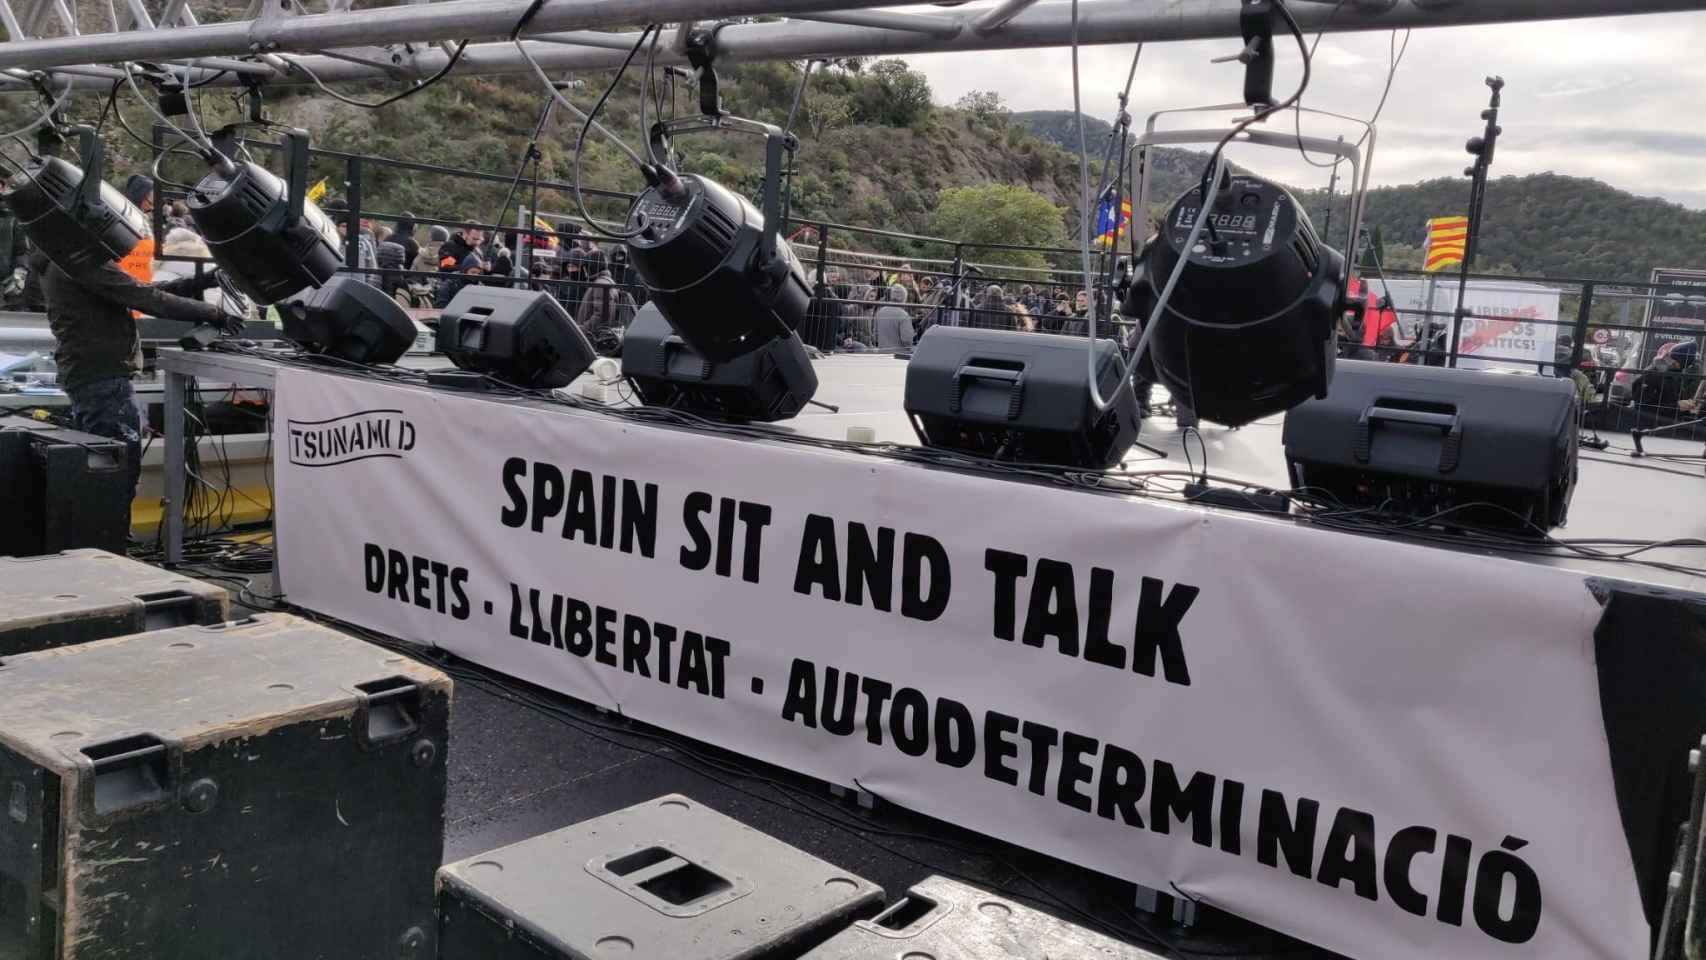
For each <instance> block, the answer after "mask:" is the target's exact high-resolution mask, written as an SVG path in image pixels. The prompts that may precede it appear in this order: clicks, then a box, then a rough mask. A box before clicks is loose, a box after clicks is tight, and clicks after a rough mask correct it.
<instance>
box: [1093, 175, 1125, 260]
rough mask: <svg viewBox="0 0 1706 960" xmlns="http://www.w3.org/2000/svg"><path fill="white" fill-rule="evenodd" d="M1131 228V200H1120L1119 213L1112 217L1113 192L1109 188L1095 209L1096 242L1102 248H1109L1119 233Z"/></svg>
mask: <svg viewBox="0 0 1706 960" xmlns="http://www.w3.org/2000/svg"><path fill="white" fill-rule="evenodd" d="M1130 228H1131V200H1130V199H1121V201H1120V212H1119V216H1118V217H1117V218H1116V217H1115V216H1114V191H1113V188H1111V187H1110V188H1109V189H1108V192H1107V193H1105V194H1103V195H1102V202H1101V203H1100V204H1098V205H1097V207H1096V242H1097V243H1099V244H1101V245H1102V246H1104V247H1106V246H1110V245H1112V244H1113V243H1114V242H1115V240H1117V239H1118V237H1119V235H1120V234H1121V233H1124V232H1125V231H1126V230H1128V229H1130Z"/></svg>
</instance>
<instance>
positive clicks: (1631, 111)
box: [908, 14, 1706, 209]
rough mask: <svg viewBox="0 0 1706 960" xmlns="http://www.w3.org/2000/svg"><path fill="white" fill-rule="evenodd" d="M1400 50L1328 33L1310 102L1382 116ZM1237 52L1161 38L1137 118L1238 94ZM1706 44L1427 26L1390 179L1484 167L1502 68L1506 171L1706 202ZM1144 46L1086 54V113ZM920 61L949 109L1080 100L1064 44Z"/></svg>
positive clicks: (1299, 174) (1393, 114) (1411, 62)
mask: <svg viewBox="0 0 1706 960" xmlns="http://www.w3.org/2000/svg"><path fill="white" fill-rule="evenodd" d="M1398 40H1399V41H1400V42H1401V40H1402V37H1401V36H1400V37H1399V38H1398ZM1393 43H1394V39H1393V38H1392V37H1391V36H1389V35H1388V34H1385V33H1350V34H1335V35H1331V36H1328V37H1326V38H1324V39H1323V40H1322V43H1321V47H1320V52H1319V54H1318V56H1317V59H1316V64H1315V65H1316V70H1315V76H1314V80H1313V82H1312V84H1311V87H1310V90H1309V93H1308V96H1307V98H1306V101H1305V103H1306V105H1308V106H1311V107H1315V108H1319V109H1322V110H1331V111H1335V112H1339V113H1344V114H1348V115H1351V116H1357V117H1366V116H1368V115H1369V114H1370V113H1371V112H1372V111H1373V110H1374V107H1375V105H1376V103H1378V101H1379V99H1380V94H1381V89H1382V87H1383V86H1384V85H1385V81H1386V74H1387V64H1388V62H1389V58H1390V54H1391V50H1392V44H1393ZM1236 46H1237V41H1236V40H1220V41H1202V42H1191V43H1168V44H1155V45H1151V46H1149V47H1147V48H1146V49H1145V50H1144V52H1143V58H1142V61H1141V65H1140V67H1139V69H1138V73H1137V80H1136V82H1135V84H1134V87H1133V90H1132V106H1131V111H1132V115H1133V116H1134V117H1135V118H1136V122H1137V124H1138V125H1139V126H1141V125H1142V123H1143V120H1144V118H1145V117H1147V115H1148V114H1149V113H1150V112H1152V111H1155V110H1160V109H1170V108H1174V107H1180V106H1187V105H1191V104H1208V103H1222V102H1226V101H1228V100H1232V99H1235V98H1236V97H1237V95H1238V93H1239V91H1240V89H1241V76H1240V73H1239V71H1238V69H1237V67H1236V66H1235V65H1211V64H1210V63H1209V60H1210V59H1212V58H1214V57H1217V56H1224V55H1226V54H1228V53H1231V52H1233V51H1234V50H1235V49H1236ZM1703 48H1706V14H1665V15H1656V16H1638V17H1612V18H1600V19H1595V20H1573V21H1558V22H1551V23H1540V24H1515V25H1501V26H1491V27H1450V28H1440V29H1431V30H1417V31H1415V32H1414V33H1413V34H1412V35H1411V38H1410V45H1409V49H1408V51H1407V53H1406V54H1405V57H1404V61H1403V64H1402V66H1401V67H1400V68H1399V70H1398V73H1397V75H1396V77H1395V78H1394V81H1393V84H1392V92H1391V95H1390V97H1389V99H1388V102H1387V104H1386V107H1385V110H1384V112H1383V113H1382V114H1381V117H1380V122H1379V135H1378V138H1377V147H1376V150H1375V157H1374V165H1373V179H1374V182H1375V184H1377V185H1385V184H1401V183H1410V182H1414V181H1416V180H1420V179H1429V178H1434V177H1460V176H1461V175H1462V171H1463V167H1464V166H1466V165H1467V164H1468V163H1469V160H1470V158H1469V156H1468V154H1467V153H1465V152H1464V150H1463V144H1464V141H1466V140H1467V139H1468V138H1469V137H1471V136H1475V135H1478V134H1479V133H1480V132H1481V127H1482V121H1481V119H1480V113H1481V111H1482V110H1483V109H1484V108H1485V107H1486V106H1487V97H1488V93H1489V91H1488V89H1487V87H1486V86H1485V84H1484V83H1483V82H1482V80H1483V78H1484V77H1485V76H1487V75H1489V74H1495V73H1496V74H1499V75H1501V76H1503V77H1504V78H1505V80H1506V84H1507V85H1506V87H1505V89H1504V93H1503V99H1504V103H1503V108H1502V111H1501V115H1500V124H1501V125H1502V126H1503V128H1504V134H1503V136H1502V137H1501V139H1500V141H1499V143H1500V145H1499V153H1498V157H1497V161H1496V165H1495V172H1496V174H1498V175H1501V176H1503V175H1520V174H1528V173H1538V172H1545V171H1552V172H1557V173H1562V174H1568V175H1572V176H1583V177H1593V178H1595V179H1599V180H1603V181H1606V182H1608V183H1611V184H1612V185H1614V186H1616V187H1619V188H1621V189H1624V190H1629V191H1631V192H1634V193H1637V194H1641V195H1646V196H1662V197H1665V198H1667V199H1670V200H1673V201H1676V202H1679V203H1683V204H1685V205H1687V206H1690V207H1693V208H1696V209H1706V164H1703V163H1701V162H1700V160H1701V159H1702V158H1703V157H1706V134H1698V133H1695V132H1693V131H1692V130H1691V129H1689V128H1687V127H1686V126H1684V125H1683V124H1682V123H1681V121H1682V120H1685V119H1687V118H1692V117H1694V116H1696V115H1697V114H1698V113H1699V105H1698V100H1699V92H1700V91H1701V90H1706V57H1702V56H1701V55H1700V53H1699V51H1700V50H1701V49H1703ZM1131 55H1132V48H1131V47H1129V46H1120V47H1086V48H1084V49H1083V50H1081V51H1080V61H1081V64H1082V67H1083V71H1082V74H1081V80H1082V91H1083V98H1084V99H1083V105H1084V109H1085V112H1086V113H1089V114H1091V115H1093V116H1100V117H1109V116H1111V115H1112V113H1113V110H1114V103H1115V98H1116V96H1117V94H1118V93H1119V88H1120V86H1121V85H1122V84H1123V83H1124V81H1125V77H1126V70H1127V68H1128V67H1129V66H1130V63H1131ZM908 59H909V60H910V61H911V62H912V63H913V64H914V65H915V66H916V67H918V68H919V69H921V70H923V71H924V72H925V74H926V75H928V76H929V78H930V81H931V86H932V88H933V90H934V91H935V95H936V98H937V99H938V100H939V101H941V102H944V103H952V102H953V101H954V100H955V99H956V98H958V97H959V96H960V95H961V94H963V93H965V92H967V91H968V90H973V89H982V90H995V91H997V92H999V93H1000V94H1001V95H1002V96H1003V97H1004V98H1005V99H1006V100H1007V102H1008V104H1009V105H1010V106H1012V108H1013V109H1015V110H1044V109H1048V110H1070V109H1072V73H1071V60H1070V54H1069V52H1068V51H1066V50H1064V49H1039V50H1017V51H999V52H990V53H956V54H929V55H921V56H915V57H909V58H908ZM1296 61H1297V58H1296V55H1295V52H1293V51H1289V50H1288V51H1287V52H1286V54H1285V55H1284V57H1283V59H1282V63H1281V67H1280V71H1279V75H1278V76H1277V77H1276V78H1275V89H1276V90H1281V91H1286V90H1289V89H1291V86H1292V85H1294V84H1295V83H1296V82H1297V76H1298V74H1297V70H1296ZM1354 129H1355V128H1353V127H1349V126H1347V125H1342V124H1338V125H1335V124H1332V123H1326V122H1315V121H1311V122H1310V123H1309V125H1308V129H1306V132H1308V133H1315V134H1319V135H1324V136H1328V137H1332V136H1335V135H1336V134H1337V133H1339V132H1341V131H1346V132H1351V131H1354ZM1351 136H1352V137H1353V139H1354V137H1355V133H1354V132H1352V133H1351ZM1270 154H1271V156H1270ZM1238 159H1240V160H1241V161H1242V162H1246V163H1249V164H1251V165H1252V166H1253V167H1255V168H1256V169H1260V170H1263V171H1264V172H1268V173H1270V174H1271V175H1273V176H1275V177H1278V178H1280V179H1284V180H1287V181H1288V182H1292V183H1296V184H1298V185H1300V186H1316V185H1324V184H1325V181H1326V176H1325V172H1324V171H1319V170H1315V169H1313V168H1311V167H1309V166H1308V165H1307V164H1305V163H1304V162H1303V161H1302V160H1301V159H1299V158H1297V157H1296V155H1295V153H1292V154H1291V155H1290V156H1287V155H1285V154H1284V153H1283V152H1281V151H1272V150H1267V151H1258V150H1257V148H1244V152H1242V153H1241V155H1240V156H1239V157H1238Z"/></svg>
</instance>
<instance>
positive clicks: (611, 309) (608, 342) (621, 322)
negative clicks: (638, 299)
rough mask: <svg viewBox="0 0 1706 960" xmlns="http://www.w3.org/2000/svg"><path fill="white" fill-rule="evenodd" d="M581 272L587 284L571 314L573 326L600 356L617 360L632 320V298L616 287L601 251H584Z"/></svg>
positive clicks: (633, 308) (633, 310) (607, 262)
mask: <svg viewBox="0 0 1706 960" xmlns="http://www.w3.org/2000/svg"><path fill="white" fill-rule="evenodd" d="M581 269H582V270H583V271H584V273H585V275H586V278H587V281H588V282H587V285H586V292H585V293H583V294H582V296H581V302H580V307H579V309H578V310H577V311H576V312H575V324H576V325H577V326H579V327H580V328H581V330H582V331H584V332H585V333H586V336H587V339H588V340H591V341H592V345H593V348H594V349H596V350H597V351H598V352H599V354H600V355H602V356H606V357H616V356H620V355H621V354H622V338H623V337H624V336H626V334H627V330H628V323H629V321H631V320H632V319H633V318H634V312H635V307H634V298H633V297H630V296H628V294H627V292H626V291H624V290H623V289H622V288H621V287H619V286H617V285H616V279H615V277H613V276H612V275H611V273H610V263H609V261H608V260H606V259H605V256H604V251H602V250H596V249H595V250H590V251H588V252H587V254H586V258H585V259H584V260H583V261H582V262H581Z"/></svg>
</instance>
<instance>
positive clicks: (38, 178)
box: [5, 127, 148, 272]
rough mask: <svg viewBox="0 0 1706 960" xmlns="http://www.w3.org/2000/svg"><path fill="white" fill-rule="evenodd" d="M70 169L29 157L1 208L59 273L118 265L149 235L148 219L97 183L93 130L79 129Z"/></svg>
mask: <svg viewBox="0 0 1706 960" xmlns="http://www.w3.org/2000/svg"><path fill="white" fill-rule="evenodd" d="M78 133H79V134H80V140H81V149H80V151H79V153H80V156H79V157H78V159H79V160H80V161H81V162H82V167H81V168H78V167H75V166H73V165H71V164H69V163H67V162H65V161H64V160H61V159H60V158H58V157H46V156H43V157H34V158H31V160H30V161H29V162H28V163H27V164H26V165H25V166H24V168H23V170H22V171H20V172H19V173H18V174H16V175H15V176H13V177H12V179H11V180H10V181H9V182H8V183H7V184H6V197H5V199H6V203H7V205H8V206H9V207H10V208H11V210H12V214H13V215H14V216H16V217H17V218H18V222H19V223H20V224H21V225H23V227H24V229H25V230H26V231H27V232H28V233H29V237H30V242H31V243H33V244H34V245H35V246H36V248H37V249H39V250H40V251H41V252H42V253H44V254H46V255H47V258H48V259H49V260H52V261H53V262H54V263H56V264H58V265H59V266H60V268H61V269H63V270H67V271H71V272H76V271H78V270H80V269H86V268H89V267H98V266H100V265H101V264H103V263H106V262H108V261H111V260H122V259H123V258H124V257H125V255H126V254H128V253H130V251H131V250H133V249H135V247H136V245H137V243H138V242H140V241H141V240H142V238H143V237H145V236H147V235H148V219H147V217H145V216H143V213H142V211H141V210H138V209H137V208H136V206H135V205H134V204H132V203H131V202H130V201H129V200H126V199H125V196H124V194H122V193H120V192H119V191H118V190H117V189H115V188H114V187H113V186H112V185H111V184H109V183H106V182H105V181H103V180H102V179H101V175H102V168H103V166H104V163H103V161H104V159H105V148H104V147H103V146H102V144H101V140H100V138H99V137H97V136H96V135H95V131H94V130H93V129H91V128H89V127H80V128H78Z"/></svg>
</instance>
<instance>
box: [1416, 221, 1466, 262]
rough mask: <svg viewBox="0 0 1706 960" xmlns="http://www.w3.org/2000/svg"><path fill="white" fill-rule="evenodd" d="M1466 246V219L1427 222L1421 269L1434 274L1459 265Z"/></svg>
mask: <svg viewBox="0 0 1706 960" xmlns="http://www.w3.org/2000/svg"><path fill="white" fill-rule="evenodd" d="M1468 244H1469V218H1468V217H1435V218H1433V219H1432V220H1429V221H1428V239H1427V246H1426V247H1425V248H1424V253H1423V261H1424V263H1423V269H1425V270H1426V271H1427V272H1429V273H1434V272H1435V271H1439V270H1444V269H1445V268H1446V267H1455V266H1457V265H1459V264H1461V263H1462V262H1463V257H1464V254H1465V252H1466V247H1467V246H1468Z"/></svg>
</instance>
